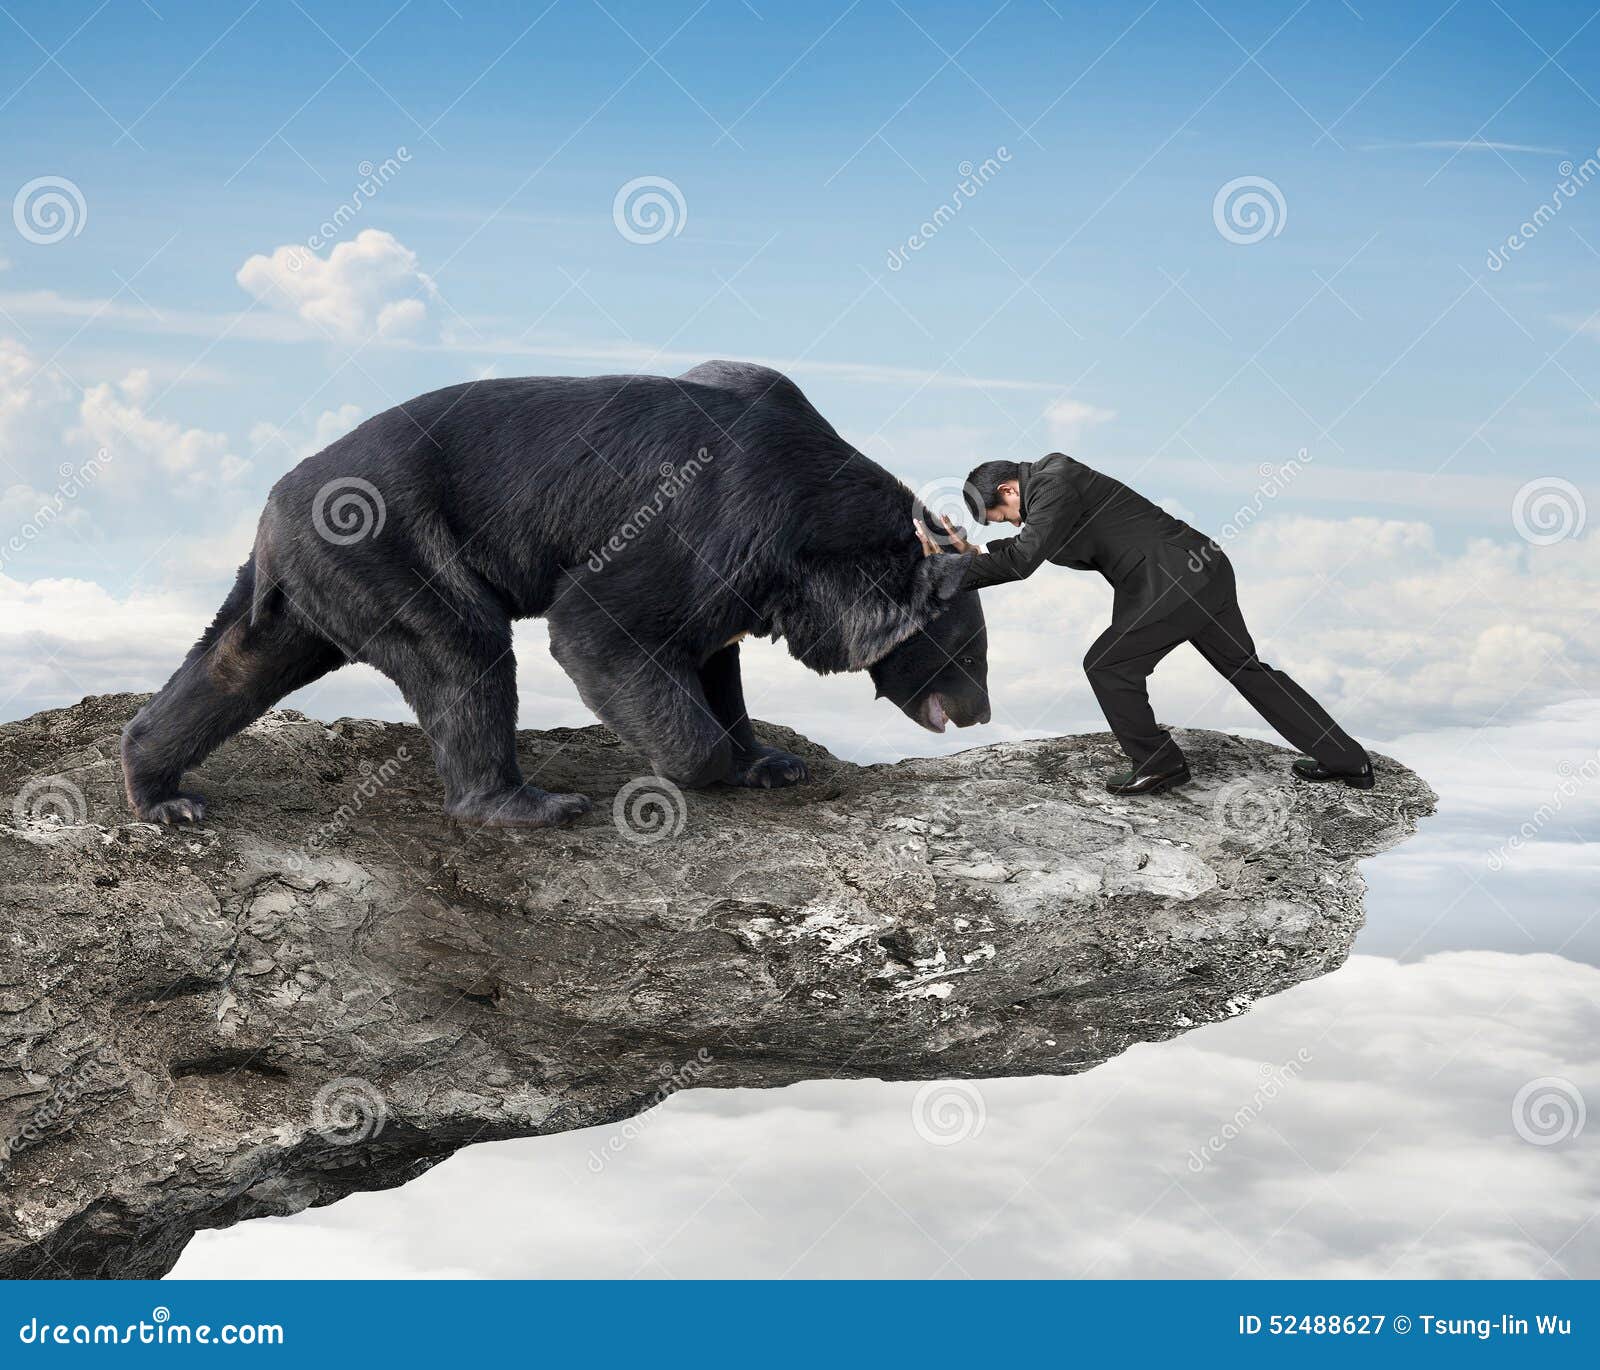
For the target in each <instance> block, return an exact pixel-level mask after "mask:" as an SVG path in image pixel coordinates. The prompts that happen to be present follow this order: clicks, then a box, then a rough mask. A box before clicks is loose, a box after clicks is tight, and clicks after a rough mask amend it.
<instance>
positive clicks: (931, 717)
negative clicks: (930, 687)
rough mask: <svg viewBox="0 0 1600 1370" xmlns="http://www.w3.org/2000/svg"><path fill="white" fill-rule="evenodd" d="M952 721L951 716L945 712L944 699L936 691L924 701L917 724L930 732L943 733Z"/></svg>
mask: <svg viewBox="0 0 1600 1370" xmlns="http://www.w3.org/2000/svg"><path fill="white" fill-rule="evenodd" d="M949 721H950V715H949V714H948V713H946V712H945V707H944V699H943V698H942V697H941V696H940V694H939V692H938V691H937V690H935V691H934V692H933V693H932V694H930V695H929V696H928V697H927V698H926V699H925V700H923V701H922V709H921V712H920V714H919V716H918V718H917V722H918V723H920V724H922V726H923V727H924V728H926V729H927V730H928V731H929V732H933V733H942V732H943V731H944V726H945V724H946V723H948V722H949Z"/></svg>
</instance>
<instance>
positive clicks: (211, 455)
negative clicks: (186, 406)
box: [78, 370, 249, 482]
mask: <svg viewBox="0 0 1600 1370" xmlns="http://www.w3.org/2000/svg"><path fill="white" fill-rule="evenodd" d="M150 389H151V386H150V374H149V372H147V371H142V370H141V371H130V372H129V373H128V374H127V375H126V376H125V377H123V379H122V380H121V381H119V382H117V383H116V384H115V385H112V384H110V383H109V382H102V383H101V384H99V385H92V386H90V387H89V388H88V389H87V390H85V391H84V392H83V401H82V404H81V405H80V407H79V411H78V417H79V422H80V424H81V428H80V429H79V433H80V434H81V436H82V437H83V438H85V439H86V440H87V442H88V443H89V445H90V446H92V447H97V448H101V449H103V450H104V451H105V452H106V453H107V454H108V456H109V459H110V462H109V464H110V467H111V469H115V470H118V471H126V470H128V469H129V468H130V467H133V468H134V469H136V470H137V471H138V472H139V473H140V474H143V473H145V472H147V471H149V470H151V469H152V468H153V469H154V470H156V471H158V472H161V473H163V474H164V475H167V476H182V477H188V478H193V479H196V480H200V481H204V482H211V481H230V480H234V479H236V478H237V477H238V476H240V475H242V474H243V473H244V471H245V470H246V468H247V467H248V466H249V463H248V462H246V461H244V460H243V459H241V458H240V457H237V456H235V455H233V453H231V452H230V451H229V450H228V439H227V437H226V436H225V435H224V434H222V433H212V432H208V431H207V430H205V429H203V428H184V427H183V426H182V425H181V424H177V423H174V422H173V421H172V420H171V419H162V418H156V417H155V416H154V415H152V414H150V413H149V412H148V409H147V405H148V403H149V400H150ZM129 456H132V457H134V458H136V461H135V462H132V463H130V462H129V461H128V457H129Z"/></svg>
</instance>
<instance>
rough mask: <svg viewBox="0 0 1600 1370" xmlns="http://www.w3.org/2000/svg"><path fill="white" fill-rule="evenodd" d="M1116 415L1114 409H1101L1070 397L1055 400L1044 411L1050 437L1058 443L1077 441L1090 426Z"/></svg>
mask: <svg viewBox="0 0 1600 1370" xmlns="http://www.w3.org/2000/svg"><path fill="white" fill-rule="evenodd" d="M1116 416H1117V411H1116V410H1115V409H1102V408H1101V407H1100V406H1099V405H1097V404H1087V403H1085V402H1084V401H1083V400H1072V399H1066V400H1057V401H1056V402H1055V403H1054V404H1052V405H1051V406H1050V407H1049V408H1048V409H1046V410H1045V411H1044V418H1045V423H1046V424H1047V425H1048V427H1049V429H1050V437H1051V439H1052V440H1053V441H1055V442H1059V443H1073V442H1077V441H1078V439H1079V438H1081V437H1082V436H1083V435H1084V434H1085V433H1087V432H1088V431H1089V430H1090V429H1091V428H1098V427H1099V426H1100V425H1101V424H1103V423H1110V422H1111V420H1112V419H1114V418H1116Z"/></svg>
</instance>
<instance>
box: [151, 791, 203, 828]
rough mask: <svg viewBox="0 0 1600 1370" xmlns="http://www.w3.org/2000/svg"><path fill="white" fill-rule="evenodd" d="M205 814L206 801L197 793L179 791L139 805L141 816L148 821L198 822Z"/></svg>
mask: <svg viewBox="0 0 1600 1370" xmlns="http://www.w3.org/2000/svg"><path fill="white" fill-rule="evenodd" d="M205 816H206V801H205V800H203V799H202V798H201V797H200V796H199V795H197V794H183V793H179V794H175V795H173V796H172V798H171V799H158V800H156V801H155V802H154V803H153V804H141V805H140V806H139V817H140V818H142V819H144V821H145V822H146V823H172V824H177V823H198V822H200V821H201V820H202V819H203V818H205Z"/></svg>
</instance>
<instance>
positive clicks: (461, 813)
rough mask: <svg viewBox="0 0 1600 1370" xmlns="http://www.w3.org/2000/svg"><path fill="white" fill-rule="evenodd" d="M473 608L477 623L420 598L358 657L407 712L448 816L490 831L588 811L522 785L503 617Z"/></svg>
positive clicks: (570, 798) (512, 669) (542, 824)
mask: <svg viewBox="0 0 1600 1370" xmlns="http://www.w3.org/2000/svg"><path fill="white" fill-rule="evenodd" d="M425 605H426V607H424V606H425ZM473 610H474V614H473V617H474V618H475V619H476V620H477V622H478V626H477V627H473V626H470V625H469V624H468V623H465V622H463V620H462V619H461V617H459V616H458V615H457V614H456V612H455V611H454V610H453V609H450V608H448V607H447V606H445V605H443V604H433V603H431V602H427V601H423V600H421V599H419V600H417V601H415V602H413V603H411V604H409V605H407V606H406V610H405V615H404V619H403V620H402V619H401V618H400V617H399V616H397V617H396V619H395V620H392V621H391V622H390V623H389V624H387V625H385V627H384V628H383V629H381V630H380V631H379V632H378V633H377V634H375V635H374V636H373V637H372V638H371V639H370V640H369V641H368V642H367V643H365V644H364V645H363V646H362V648H361V652H360V656H361V659H362V660H364V661H368V662H370V663H371V664H372V665H374V666H376V667H377V668H378V669H379V670H380V671H382V672H383V673H384V674H385V675H387V676H388V677H389V678H390V679H391V680H393V681H394V682H395V684H396V685H398V686H399V687H400V692H401V694H403V695H404V696H405V697H406V702H407V703H408V704H410V705H411V707H412V708H413V709H415V710H416V714H417V722H418V723H419V724H420V725H421V727H422V731H423V732H424V733H426V734H427V736H428V740H429V741H430V742H431V743H432V744H433V760H434V766H435V767H436V768H437V770H438V772H439V779H440V780H442V781H443V782H444V811H445V813H446V814H447V815H448V816H449V817H451V818H454V819H458V820H460V821H461V822H464V823H482V824H484V825H486V826H489V827H496V828H550V827H555V826H557V825H558V824H561V823H567V822H570V821H571V820H572V819H574V818H577V817H579V816H580V815H582V814H585V813H587V812H588V811H589V807H590V806H589V801H588V800H587V799H586V798H584V796H583V795H581V794H552V793H550V792H549V791H547V790H541V789H539V788H538V786H536V785H529V784H527V783H526V782H525V781H524V780H523V778H522V770H521V768H520V767H519V766H518V765H517V668H516V658H515V657H514V656H513V655H512V650H511V622H510V619H508V618H507V617H506V616H505V614H504V613H502V612H501V611H499V610H498V609H495V608H492V607H491V606H489V605H488V604H487V602H486V601H485V602H484V603H482V604H478V605H474V606H473Z"/></svg>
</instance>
